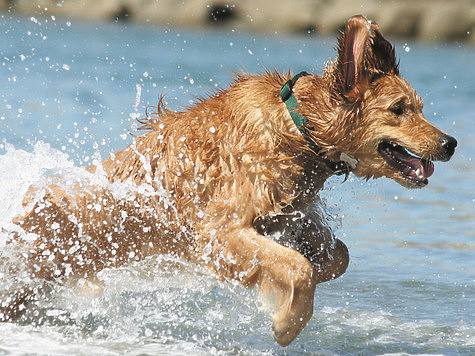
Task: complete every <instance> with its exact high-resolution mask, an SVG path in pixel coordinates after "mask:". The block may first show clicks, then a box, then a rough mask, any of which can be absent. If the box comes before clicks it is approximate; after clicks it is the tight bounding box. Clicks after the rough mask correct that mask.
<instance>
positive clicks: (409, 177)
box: [0, 16, 457, 346]
mask: <svg viewBox="0 0 475 356" xmlns="http://www.w3.org/2000/svg"><path fill="white" fill-rule="evenodd" d="M141 122H142V124H143V126H142V128H143V129H145V130H147V132H146V133H144V134H143V135H141V136H138V137H137V138H136V139H135V140H134V142H133V143H132V145H130V146H129V147H127V148H125V149H124V150H122V151H119V152H117V153H115V154H113V155H112V156H111V157H109V158H108V159H106V160H105V161H103V162H102V163H101V164H97V165H95V166H90V167H88V168H87V171H88V172H89V173H88V174H89V175H88V176H87V178H86V179H82V180H80V181H71V180H70V179H67V178H65V177H64V176H62V175H61V174H58V175H56V176H52V177H50V178H49V182H48V184H46V185H44V186H42V187H32V188H31V189H30V191H29V193H28V194H27V197H26V198H25V201H24V204H25V214H24V215H22V216H20V217H18V218H16V219H15V222H16V224H17V225H18V226H20V227H21V228H22V229H23V230H24V232H26V233H28V236H29V239H24V238H21V234H20V235H18V234H17V235H16V236H13V237H12V241H11V243H10V246H12V244H14V245H15V246H16V247H15V248H17V249H18V250H19V251H21V253H20V256H21V259H22V261H23V262H22V263H20V264H19V265H17V266H11V268H10V272H11V273H13V274H15V275H17V277H15V278H16V279H14V282H11V288H10V289H9V290H8V291H7V292H5V293H3V294H0V295H1V297H2V300H1V302H0V312H1V318H2V319H3V320H4V321H8V320H12V319H14V318H15V316H16V315H17V314H18V313H19V312H21V310H22V309H23V308H24V305H25V303H27V302H28V301H30V300H32V299H34V298H35V294H36V293H37V292H38V289H39V288H41V282H40V281H50V282H54V283H63V282H64V281H65V280H68V279H74V278H75V279H78V278H83V279H86V280H87V279H94V276H95V275H96V273H97V272H99V271H100V270H102V269H104V268H106V267H107V268H110V267H115V266H120V265H123V264H125V263H127V262H130V261H137V260H141V259H143V258H145V257H147V256H151V255H153V254H158V253H168V254H173V255H175V256H178V257H180V258H183V259H186V260H189V261H193V262H197V263H201V264H204V265H206V266H207V267H208V268H209V269H210V270H211V271H212V272H213V273H214V274H216V275H217V276H218V277H220V278H223V279H228V280H236V281H239V282H240V283H242V284H243V285H246V286H249V287H254V286H255V287H257V289H258V290H259V291H260V293H261V294H262V296H263V297H264V299H265V300H267V301H268V302H269V305H271V306H272V308H273V314H272V322H273V323H272V326H273V333H274V336H275V338H276V340H277V342H278V343H279V344H280V345H284V346H285V345H288V344H289V343H290V342H291V341H292V340H293V339H294V338H295V337H296V336H297V335H298V334H299V332H300V331H301V330H302V329H303V328H304V327H305V325H306V324H307V322H308V320H309V319H310V317H311V315H312V313H313V301H314V292H315V286H316V285H317V284H318V283H321V282H324V281H328V280H331V279H334V278H337V277H338V276H340V275H342V274H343V273H344V272H345V270H346V268H347V266H348V261H349V257H348V250H347V248H346V246H345V245H344V243H343V242H341V241H340V240H338V239H336V238H334V236H333V234H332V232H331V231H330V229H329V228H328V227H327V226H326V225H325V224H324V223H323V221H324V218H323V217H322V216H321V214H320V213H318V212H317V210H315V209H312V208H311V207H312V206H315V204H316V203H318V191H319V190H320V189H321V188H322V187H323V184H324V182H325V181H326V180H327V179H328V178H329V177H330V176H332V175H334V174H348V173H349V172H352V173H353V174H355V175H356V176H358V177H362V178H365V179H370V178H378V177H383V176H385V177H388V178H391V179H393V180H395V181H396V182H398V183H400V184H401V185H403V186H405V187H408V188H420V187H424V186H425V185H427V184H428V178H429V177H430V176H431V175H432V174H433V172H434V165H433V163H432V161H435V160H439V161H447V160H449V159H450V158H451V156H452V155H453V154H454V150H455V147H456V144H457V142H456V140H455V139H454V138H452V137H451V136H449V135H447V134H446V133H444V132H442V131H441V130H440V129H438V128H437V127H435V126H434V125H432V124H431V123H429V122H428V121H427V120H426V119H425V118H424V116H423V114H422V101H421V98H420V97H419V96H418V95H417V94H416V92H415V91H414V89H413V88H412V87H411V86H410V85H409V83H407V82H406V81H405V80H404V79H403V78H401V77H400V75H399V69H398V63H397V61H396V56H395V51H394V48H393V46H392V45H391V44H390V43H389V42H388V41H387V40H386V39H385V38H384V37H383V36H382V34H381V32H380V30H379V28H378V26H377V25H376V24H375V23H373V22H371V21H368V20H367V19H366V18H364V17H363V16H355V17H353V18H351V19H350V20H349V21H348V23H347V24H346V27H345V28H344V30H343V32H342V33H341V35H340V37H339V40H338V56H337V58H336V60H335V61H333V62H329V63H328V65H327V66H326V69H325V70H324V72H323V75H321V76H317V75H314V74H307V73H299V74H297V75H295V76H293V75H291V74H280V73H277V72H266V73H264V74H263V75H250V74H238V75H236V79H235V82H234V83H233V84H232V85H231V86H230V87H229V88H228V89H224V90H220V91H218V92H217V93H215V94H214V95H212V96H211V97H209V98H205V99H202V100H200V101H199V102H198V103H196V104H195V105H194V106H192V107H191V108H189V109H187V110H185V111H182V112H174V111H170V110H168V109H166V108H165V107H164V105H163V103H162V101H161V102H160V103H159V105H158V109H157V112H156V113H154V114H151V115H149V116H147V117H146V118H145V119H144V120H142V121H141ZM101 179H102V180H101ZM101 182H102V183H101ZM104 182H105V183H104ZM32 236H33V238H32Z"/></svg>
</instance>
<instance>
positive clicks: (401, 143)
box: [303, 16, 457, 188]
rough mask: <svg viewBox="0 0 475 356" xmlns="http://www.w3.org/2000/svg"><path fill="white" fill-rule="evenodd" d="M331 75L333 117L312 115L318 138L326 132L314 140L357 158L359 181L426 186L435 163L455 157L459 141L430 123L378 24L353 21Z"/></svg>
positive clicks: (341, 41) (358, 18)
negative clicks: (367, 180)
mask: <svg viewBox="0 0 475 356" xmlns="http://www.w3.org/2000/svg"><path fill="white" fill-rule="evenodd" d="M325 75H326V78H327V79H328V82H330V83H331V85H330V87H331V88H330V93H329V96H330V98H331V99H330V101H331V103H332V104H331V105H330V106H329V109H330V111H331V109H332V108H333V112H330V113H329V112H328V111H329V110H328V109H327V112H326V113H325V114H324V115H309V116H310V122H309V125H311V126H312V125H313V128H314V130H311V131H313V133H316V132H317V131H318V132H320V133H321V132H325V131H326V133H325V134H315V135H313V136H314V137H313V138H315V140H316V143H317V144H318V145H319V146H320V147H323V148H325V147H326V148H328V149H336V150H339V151H341V152H345V153H347V154H350V155H352V156H354V157H356V158H357V159H358V161H359V163H358V165H357V167H356V169H355V170H354V171H353V172H354V173H355V174H356V175H357V176H360V177H365V178H371V177H374V178H378V177H381V176H386V177H388V178H391V179H393V180H395V181H396V182H398V183H400V184H402V185H403V186H406V187H409V188H417V187H423V186H425V185H427V183H428V178H429V177H430V176H431V175H432V173H433V172H434V165H433V163H432V161H436V160H439V161H448V160H449V159H450V158H451V157H452V155H453V154H454V151H455V147H456V145H457V141H456V140H455V139H454V138H452V137H451V136H449V135H447V134H446V133H444V132H443V131H441V130H440V129H438V128H437V127H435V126H434V125H432V124H431V123H429V122H428V121H427V120H426V119H425V118H424V115H423V114H422V100H421V98H420V97H419V96H418V95H417V94H416V92H415V90H414V89H413V88H412V87H411V85H410V84H409V83H408V82H407V81H405V80H404V79H402V78H401V77H400V76H399V68H398V63H397V61H396V55H395V52H394V47H393V46H392V45H391V44H390V43H389V42H388V41H387V40H386V39H385V38H384V37H383V35H382V34H381V32H380V30H379V28H378V26H377V25H376V24H375V23H373V22H371V21H368V20H367V19H366V18H364V17H363V16H354V17H352V18H351V19H350V20H349V21H348V23H347V25H346V27H345V29H344V31H343V32H342V34H341V36H340V38H339V43H338V58H337V60H336V61H335V62H334V63H333V65H332V66H331V68H330V69H329V70H328V71H326V74H325ZM318 100H319V99H318V98H317V99H316V101H317V102H318ZM303 101H305V100H303ZM317 104H318V103H317ZM317 106H318V105H317ZM308 109H310V108H308V107H307V110H308ZM314 110H316V111H317V112H318V110H319V109H318V107H315V108H314ZM320 110H321V109H320ZM312 117H313V119H312ZM322 117H325V120H324V121H325V123H324V127H322V123H321V118H322ZM319 121H320V122H319Z"/></svg>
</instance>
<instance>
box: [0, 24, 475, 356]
mask: <svg viewBox="0 0 475 356" xmlns="http://www.w3.org/2000/svg"><path fill="white" fill-rule="evenodd" d="M383 31H384V29H383ZM0 34H1V37H0V83H1V88H0V181H1V182H2V183H1V184H0V202H1V203H0V243H1V244H2V245H3V243H4V240H5V239H6V233H4V232H3V228H5V229H8V228H10V227H11V222H10V221H11V218H13V217H14V216H15V215H17V214H18V213H19V211H20V210H21V199H22V196H23V194H24V192H25V191H26V189H27V188H28V186H29V185H30V184H31V183H33V182H35V181H37V180H39V179H40V178H41V177H44V176H45V174H46V172H47V171H48V169H55V168H70V169H73V170H74V169H79V168H74V167H80V166H82V165H87V164H90V163H91V162H92V160H93V159H100V158H105V157H107V156H108V155H109V153H110V152H112V151H116V150H118V149H121V148H123V147H125V146H126V145H127V144H128V143H130V142H131V141H132V136H131V135H130V134H131V133H135V130H136V127H137V125H136V121H135V118H137V117H140V116H141V115H142V114H143V112H144V111H145V110H146V108H147V107H149V106H153V105H156V104H157V100H158V97H159V96H160V95H161V94H164V95H165V96H166V99H167V101H168V106H169V107H170V108H172V109H180V108H183V107H186V106H188V105H190V104H191V103H193V101H194V100H196V99H195V98H196V97H197V96H200V97H202V96H206V95H208V94H209V93H211V92H212V91H213V90H214V89H216V88H218V87H225V86H227V85H228V84H229V82H230V81H231V80H232V75H231V71H232V70H237V71H240V70H241V69H243V68H245V69H246V70H248V71H250V72H262V71H263V70H264V69H265V68H274V67H275V68H277V69H280V70H287V69H292V70H293V71H294V72H297V71H300V70H307V71H312V70H314V71H315V72H317V73H320V72H321V70H322V68H323V66H324V64H325V61H326V60H327V59H328V58H329V57H331V56H334V50H333V48H334V46H335V40H334V38H331V37H329V38H311V37H308V38H306V37H291V36H287V35H281V34H275V35H272V36H258V35H253V34H246V33H236V32H233V31H223V32H219V31H204V30H197V31H189V30H183V29H175V28H156V27H146V26H137V25H127V26H124V25H117V24H95V23H85V24H81V23H78V22H72V23H69V22H65V21H63V20H58V19H54V18H16V17H11V16H10V15H4V16H3V17H1V18H0ZM396 47H397V52H398V54H399V58H400V61H401V72H402V74H403V76H404V77H405V78H406V79H407V80H408V81H409V82H411V83H412V84H413V86H414V87H415V88H416V90H417V91H418V93H419V94H420V95H421V96H422V97H423V99H424V102H425V109H424V112H425V115H426V117H427V118H428V119H429V120H431V121H432V122H434V123H435V124H436V125H437V126H439V127H441V128H442V129H444V130H446V131H447V132H449V133H451V134H453V135H454V136H455V137H456V138H457V139H458V142H459V147H458V149H457V152H456V155H455V157H454V158H453V159H452V160H451V161H450V162H448V163H438V164H436V171H435V174H434V176H433V177H432V178H431V179H430V185H429V186H427V187H426V188H424V189H422V190H416V191H414V190H405V189H404V188H402V187H400V186H399V185H397V184H396V183H394V182H392V181H389V180H386V179H381V180H378V181H369V182H363V181H360V180H358V179H356V178H354V177H352V176H350V178H349V180H348V181H346V182H344V183H343V181H342V179H341V178H335V179H332V180H331V181H330V182H329V184H328V185H327V187H326V189H325V191H324V192H323V196H324V198H325V200H326V202H327V205H328V207H329V211H330V212H331V213H332V214H333V215H334V220H335V221H337V222H338V223H336V224H335V225H336V229H337V230H336V232H337V235H338V236H339V237H340V238H341V239H342V240H343V241H345V243H346V244H347V245H348V247H349V249H350V254H351V263H350V267H349V269H348V271H347V273H346V274H345V275H344V276H342V277H341V278H339V279H337V280H335V281H332V282H329V283H325V284H321V285H319V286H318V287H317V293H316V297H315V314H314V317H313V318H312V319H311V321H310V323H309V325H308V326H307V327H306V328H305V330H304V331H303V332H302V334H301V335H300V336H299V337H298V338H297V339H296V341H295V342H294V343H293V344H291V345H290V346H289V347H287V348H285V349H284V348H281V347H279V346H278V345H276V344H275V342H274V341H273V339H272V336H271V333H270V328H269V319H268V314H267V312H266V311H265V310H264V309H263V307H262V305H261V303H260V302H259V300H258V298H257V296H256V293H255V292H254V291H252V290H246V289H245V288H243V287H241V286H240V285H234V284H232V283H223V282H219V281H216V280H215V279H214V278H213V277H212V276H210V275H209V274H208V273H207V272H206V271H205V270H202V269H201V268H200V267H198V266H194V265H190V264H186V263H182V262H180V261H177V260H174V259H172V258H169V257H166V256H165V257H163V256H161V257H157V258H152V259H149V260H147V261H144V262H142V263H137V264H135V265H132V266H127V267H124V268H121V269H118V270H110V271H104V273H102V275H101V279H102V280H103V281H104V284H105V289H104V291H103V292H98V293H95V294H94V293H79V294H78V293H76V291H75V289H73V288H63V289H62V290H59V291H55V292H54V293H53V295H51V296H48V297H45V299H44V300H40V301H39V304H38V306H37V308H39V309H40V310H42V312H43V313H44V315H46V316H47V318H46V319H47V321H46V322H41V323H40V324H41V325H38V322H35V321H31V320H28V319H25V320H23V321H22V322H19V323H5V324H0V354H7V355H9V354H15V355H22V354H25V355H26V354H39V355H46V354H49V355H91V354H93V355H123V354H124V355H125V354H127V355H139V354H140V355H145V354H150V355H157V354H167V355H184V354H187V355H189V354H202V355H208V354H219V355H236V354H239V355H273V354H277V355H286V354H288V355H320V354H323V355H353V354H361V355H376V354H377V355H380V354H391V355H415V354H418V355H419V354H425V355H469V354H475V307H474V305H475V283H474V282H475V183H474V181H475V169H474V164H473V159H474V156H475V140H474V139H473V135H474V133H475V117H474V116H475V70H474V68H475V48H474V47H465V46H461V45H458V44H456V43H452V44H423V43H416V42H409V41H408V42H407V43H404V42H398V43H396Z"/></svg>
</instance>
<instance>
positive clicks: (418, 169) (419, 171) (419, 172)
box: [416, 168, 424, 179]
mask: <svg viewBox="0 0 475 356" xmlns="http://www.w3.org/2000/svg"><path fill="white" fill-rule="evenodd" d="M416 176H417V178H419V179H424V176H423V175H422V172H421V169H420V168H417V171H416Z"/></svg>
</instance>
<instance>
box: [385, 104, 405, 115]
mask: <svg viewBox="0 0 475 356" xmlns="http://www.w3.org/2000/svg"><path fill="white" fill-rule="evenodd" d="M389 110H391V112H392V113H393V114H394V115H397V116H400V115H402V114H404V112H405V108H404V105H403V103H397V104H396V105H394V106H392V107H391V108H389Z"/></svg>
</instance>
